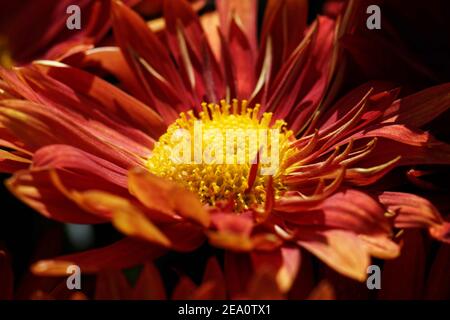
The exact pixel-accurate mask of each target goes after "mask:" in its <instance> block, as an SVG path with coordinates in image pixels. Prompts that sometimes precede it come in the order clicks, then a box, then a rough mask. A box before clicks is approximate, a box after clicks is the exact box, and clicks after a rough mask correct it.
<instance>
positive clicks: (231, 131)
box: [147, 100, 293, 212]
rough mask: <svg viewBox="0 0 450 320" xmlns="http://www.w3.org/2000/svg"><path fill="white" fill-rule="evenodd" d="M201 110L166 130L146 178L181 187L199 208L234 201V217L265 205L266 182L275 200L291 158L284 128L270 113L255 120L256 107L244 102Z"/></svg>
mask: <svg viewBox="0 0 450 320" xmlns="http://www.w3.org/2000/svg"><path fill="white" fill-rule="evenodd" d="M202 107H203V111H202V112H200V113H199V116H198V117H197V116H195V115H194V112H192V111H189V112H187V114H185V113H181V114H180V118H179V119H177V120H176V121H175V122H174V123H173V124H171V125H170V126H169V127H168V129H167V132H166V133H165V134H164V135H162V136H161V137H160V139H159V141H158V142H157V143H156V144H155V146H154V149H153V153H152V155H151V156H150V158H149V159H148V161H147V166H148V169H149V170H150V172H152V173H154V174H155V175H158V176H161V177H165V178H168V179H170V180H173V181H176V182H178V183H181V184H183V185H184V186H185V187H186V188H187V189H189V190H190V191H192V192H194V193H197V194H198V196H199V197H200V199H201V201H202V202H203V203H204V204H209V205H214V204H216V202H217V201H222V200H224V201H233V202H234V203H233V205H234V210H235V211H238V212H239V211H242V210H246V209H248V208H250V207H258V206H260V205H263V204H264V203H265V200H266V192H267V185H268V182H269V179H270V178H269V177H270V176H271V177H272V181H273V182H272V188H273V190H274V194H275V196H276V197H277V196H278V195H279V194H280V193H281V192H282V191H283V190H284V189H285V188H284V186H283V182H282V176H283V173H284V172H285V169H286V165H287V159H288V158H289V155H291V154H292V152H293V148H292V147H291V143H290V140H291V138H292V132H291V131H288V130H286V123H285V122H284V121H282V120H276V121H273V120H272V114H271V113H264V114H262V116H261V117H260V116H259V108H260V106H259V105H256V106H255V107H254V108H253V109H252V108H248V107H247V101H242V103H240V104H239V103H238V101H237V100H233V102H232V104H231V105H230V104H228V103H227V102H225V101H221V104H220V106H219V105H217V104H209V105H208V104H206V103H203V104H202ZM252 168H253V169H252ZM251 172H252V173H253V172H255V173H256V174H255V175H253V174H252V175H251V174H250V173H251ZM250 176H252V177H254V178H253V179H250Z"/></svg>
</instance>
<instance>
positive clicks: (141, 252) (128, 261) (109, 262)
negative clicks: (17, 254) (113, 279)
mask: <svg viewBox="0 0 450 320" xmlns="http://www.w3.org/2000/svg"><path fill="white" fill-rule="evenodd" d="M164 251H165V250H163V249H161V248H160V247H155V246H152V245H149V244H148V243H144V242H141V241H138V240H134V239H131V238H124V239H122V240H119V241H117V242H115V243H113V244H112V245H109V246H106V247H103V248H99V249H92V250H89V251H84V252H81V253H75V254H71V255H67V256H61V257H58V258H53V259H49V260H41V261H39V262H37V263H35V264H34V265H33V266H32V268H31V270H32V271H33V273H35V274H38V275H47V276H66V275H67V273H66V270H67V267H68V266H70V265H77V266H79V267H80V269H81V272H83V273H98V272H102V271H103V270H121V269H126V268H130V267H134V266H137V265H139V264H142V263H143V262H145V261H148V260H149V259H155V258H157V257H159V256H160V255H161V254H163V252H164Z"/></svg>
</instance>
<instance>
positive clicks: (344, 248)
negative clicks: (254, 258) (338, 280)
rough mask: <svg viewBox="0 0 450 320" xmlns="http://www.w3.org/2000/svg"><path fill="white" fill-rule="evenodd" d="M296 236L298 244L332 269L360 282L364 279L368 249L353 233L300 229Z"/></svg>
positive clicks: (368, 257)
mask: <svg viewBox="0 0 450 320" xmlns="http://www.w3.org/2000/svg"><path fill="white" fill-rule="evenodd" d="M298 237H299V238H300V240H299V241H298V242H297V243H298V244H299V245H300V246H302V247H304V248H305V249H306V250H308V251H310V252H311V253H312V254H314V255H315V256H317V257H318V258H319V259H320V260H322V261H323V262H324V263H326V264H327V265H328V266H330V267H331V268H332V269H334V270H336V271H337V272H339V273H341V274H343V275H345V276H347V277H350V278H353V279H355V280H358V281H361V282H362V281H364V280H365V279H366V277H367V273H366V270H367V267H368V266H369V262H370V255H369V250H368V249H367V246H366V245H365V244H364V242H362V240H360V239H359V238H358V237H357V236H356V235H355V234H353V233H351V232H346V231H341V230H327V231H322V232H319V231H312V230H311V231H310V230H308V231H307V230H304V229H302V232H301V233H300V234H299V235H298Z"/></svg>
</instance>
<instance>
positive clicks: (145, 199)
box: [128, 169, 210, 227]
mask: <svg viewBox="0 0 450 320" xmlns="http://www.w3.org/2000/svg"><path fill="white" fill-rule="evenodd" d="M128 183H129V190H130V193H131V194H133V195H134V196H135V197H136V198H138V199H139V201H141V202H142V203H143V204H144V205H145V206H146V207H147V208H150V209H153V210H158V211H161V212H163V213H166V214H169V215H174V214H178V215H180V216H182V217H185V218H188V219H191V220H193V221H195V222H197V223H199V224H200V225H202V226H204V227H207V226H208V225H209V223H210V218H209V214H208V212H207V211H206V210H205V209H204V208H203V205H202V204H201V203H200V201H199V200H198V198H197V197H196V196H195V195H194V194H193V193H191V192H189V191H187V190H186V189H185V188H184V187H182V186H179V185H178V184H175V183H173V182H171V181H169V180H166V179H163V178H159V177H157V176H155V175H153V174H151V173H149V172H148V171H144V170H139V169H135V170H132V171H130V173H129V182H128Z"/></svg>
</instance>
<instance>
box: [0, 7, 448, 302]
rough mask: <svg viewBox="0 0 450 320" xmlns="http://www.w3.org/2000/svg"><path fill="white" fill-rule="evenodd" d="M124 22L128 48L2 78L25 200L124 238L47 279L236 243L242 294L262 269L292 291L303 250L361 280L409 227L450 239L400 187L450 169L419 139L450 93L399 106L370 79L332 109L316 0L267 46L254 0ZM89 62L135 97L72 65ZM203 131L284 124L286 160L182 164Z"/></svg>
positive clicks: (276, 27)
mask: <svg viewBox="0 0 450 320" xmlns="http://www.w3.org/2000/svg"><path fill="white" fill-rule="evenodd" d="M111 12H112V17H113V29H114V34H115V39H116V42H117V45H118V47H119V48H120V51H119V50H118V49H117V48H103V49H101V48H100V49H96V50H94V51H92V50H91V51H89V52H86V53H85V55H84V57H82V58H81V59H80V57H79V56H78V57H72V59H71V58H70V57H69V58H67V60H65V62H66V63H71V64H72V66H69V65H66V64H63V63H61V62H54V61H36V62H34V63H33V64H32V65H31V66H26V67H21V68H15V69H14V70H11V71H8V70H2V71H1V76H2V80H1V82H0V88H1V90H0V96H1V99H2V100H1V101H0V124H1V127H0V134H1V136H0V137H1V140H0V143H1V145H2V146H3V150H2V151H1V157H2V160H1V162H0V168H1V169H2V170H3V171H7V172H12V173H13V176H12V177H11V178H10V179H9V180H8V181H7V186H8V188H9V189H10V190H11V192H12V193H13V194H14V195H15V196H17V197H18V198H19V199H21V200H22V201H24V202H25V203H27V204H28V205H29V206H31V207H32V208H34V209H36V210H37V211H39V212H40V213H41V214H43V215H44V216H46V217H49V218H51V219H55V220H58V221H63V222H71V223H103V222H112V223H113V224H114V225H115V226H116V228H117V229H118V230H120V231H122V232H123V233H124V234H125V235H127V236H128V237H127V238H125V239H124V240H122V241H119V242H118V243H116V244H113V245H111V246H109V247H106V248H103V249H96V250H93V251H90V252H85V253H81V254H77V255H71V256H66V257H62V258H60V259H55V260H51V261H43V262H41V263H38V264H36V265H35V266H34V269H33V270H34V271H35V272H37V273H41V274H47V275H48V274H64V273H65V270H66V269H65V267H66V266H67V264H72V263H76V264H78V265H80V267H81V268H82V270H83V271H84V272H96V271H98V270H101V269H105V268H106V269H108V268H113V269H114V268H116V269H117V268H123V267H129V266H132V265H135V264H137V263H140V262H142V261H145V260H146V259H149V258H155V257H158V256H160V255H161V254H163V253H164V252H166V251H168V250H175V251H181V252H184V251H192V250H195V249H196V248H198V247H199V246H200V245H201V244H202V243H204V242H205V240H207V241H208V242H209V243H210V244H211V245H212V246H215V247H218V248H222V249H225V251H226V253H225V259H224V269H225V277H226V279H227V285H228V286H229V288H228V290H229V295H230V296H231V297H236V296H239V295H240V294H242V292H245V290H247V289H245V288H248V285H249V284H248V281H249V277H246V276H245V275H248V274H252V273H254V272H257V274H258V275H259V274H261V276H262V277H264V272H262V271H261V270H270V272H269V273H270V274H271V275H273V277H274V279H275V283H276V285H277V286H278V289H279V290H280V292H281V293H285V292H287V291H288V290H289V289H290V288H291V286H292V284H293V281H294V279H295V277H296V276H297V272H298V269H299V265H300V253H301V250H307V251H309V252H311V253H312V254H313V255H315V256H317V257H318V258H319V259H320V260H322V261H323V262H324V263H325V264H327V265H328V266H330V267H331V268H333V269H335V270H336V271H338V272H339V273H341V274H343V275H345V276H348V277H351V278H353V279H356V280H360V281H362V280H364V279H365V277H366V269H367V266H368V265H369V263H370V258H371V257H378V258H394V257H396V256H398V254H399V250H400V247H399V245H398V244H397V242H396V241H394V235H395V231H396V229H397V228H415V227H420V228H428V230H429V233H430V235H431V236H432V237H434V238H436V239H439V240H443V241H446V242H448V241H449V224H448V223H447V222H445V221H444V219H443V218H442V217H441V215H440V214H439V212H438V211H437V209H436V208H435V207H434V206H433V205H432V204H431V203H430V202H429V201H427V200H425V199H423V198H421V197H419V196H417V195H413V194H408V193H402V192H388V191H386V188H387V187H386V185H387V186H389V182H390V179H389V177H387V175H388V174H389V173H390V172H392V170H393V169H394V168H397V167H403V166H411V165H416V164H430V165H432V164H444V165H445V164H448V163H449V162H450V147H449V146H448V145H447V144H445V143H443V142H440V141H438V140H436V139H435V138H434V137H433V136H431V135H430V134H429V133H427V132H425V131H422V130H421V129H420V128H421V127H423V126H424V125H426V124H427V123H429V122H430V121H431V120H433V119H435V118H436V117H438V116H439V115H440V114H441V113H442V112H444V111H445V110H447V109H448V108H449V107H450V95H449V93H448V92H449V90H450V84H445V85H441V86H437V87H433V88H429V89H427V90H424V91H422V92H419V93H416V94H414V95H412V96H409V97H405V98H402V99H398V94H399V90H398V89H397V88H392V86H389V85H387V84H384V83H379V82H374V83H370V84H367V85H363V86H360V87H358V88H357V89H355V90H353V91H351V92H350V93H349V94H347V95H345V96H344V97H343V98H341V99H340V100H338V101H337V102H335V103H334V104H330V101H331V99H332V94H333V93H332V92H331V93H330V94H328V95H326V93H327V89H328V88H329V87H330V83H331V81H332V79H334V78H336V79H338V78H339V74H334V70H335V66H336V63H337V61H336V59H335V58H336V55H335V54H334V53H335V50H334V49H335V48H336V43H337V39H336V36H337V35H339V34H340V32H341V29H340V28H341V27H342V26H341V25H340V24H339V22H338V23H337V22H336V21H334V20H332V19H329V18H326V17H318V18H317V19H316V21H315V22H314V23H313V24H312V25H310V26H308V25H307V24H306V2H304V1H289V0H286V1H269V3H268V8H267V11H266V15H265V18H264V23H263V26H262V31H261V34H260V35H259V37H258V36H257V32H256V29H257V28H256V12H257V10H256V1H246V2H241V1H226V2H225V1H223V2H218V12H219V21H220V29H217V25H216V24H214V23H212V22H211V25H206V26H204V25H203V26H202V24H201V23H200V21H199V19H198V17H197V15H196V13H195V12H194V11H193V10H192V8H191V7H190V6H189V5H188V4H187V3H186V2H185V1H181V0H168V1H165V3H164V13H165V22H166V27H165V31H164V36H165V37H164V38H163V39H161V38H160V37H158V36H156V35H155V34H154V33H153V32H152V31H151V30H150V29H149V28H148V27H147V25H146V23H145V21H143V20H142V19H141V18H140V17H139V16H138V15H137V14H136V13H135V12H133V11H132V10H130V9H129V8H127V7H126V6H124V5H122V4H121V3H120V2H117V1H115V2H113V5H112V11H111ZM338 21H339V20H338ZM344 22H345V21H344ZM343 25H345V23H344V24H343ZM217 32H218V35H219V37H218V38H217ZM214 39H216V40H217V39H219V41H214ZM258 39H259V41H258ZM93 62H96V63H97V66H98V67H99V68H100V69H102V70H103V71H108V72H109V73H111V74H112V75H114V76H115V78H116V79H117V80H118V81H119V86H120V87H121V88H124V89H125V90H126V92H125V91H123V90H121V89H120V88H118V87H117V86H114V85H113V84H110V83H108V82H106V81H104V80H102V79H101V78H99V77H97V76H95V75H93V74H90V73H88V72H86V71H83V70H81V69H79V68H77V67H75V66H78V67H82V66H87V65H90V64H91V63H93ZM111 62H114V63H111ZM204 102H205V103H204ZM196 121H201V122H202V123H203V124H204V125H205V126H207V127H208V128H210V129H215V130H216V132H217V133H218V134H223V133H224V131H225V130H238V129H267V130H268V129H272V130H275V132H277V133H278V134H279V140H277V141H276V143H278V144H279V151H280V154H279V158H278V160H279V166H278V167H277V169H276V171H275V172H274V173H273V174H271V175H264V174H262V172H261V170H262V169H263V163H262V161H261V160H260V159H259V156H257V157H256V158H257V160H256V161H255V163H243V164H218V163H210V164H207V163H203V162H202V163H188V164H186V163H184V164H178V163H174V162H173V161H171V157H170V155H171V154H170V150H172V149H173V147H174V145H173V143H172V142H171V140H170V134H171V133H173V132H174V131H176V130H177V129H181V128H182V129H185V130H186V131H187V132H189V134H190V135H191V136H193V135H194V133H193V132H194V131H193V126H194V124H195V122H196ZM213 141H215V140H214V137H208V138H205V139H204V141H203V144H204V146H208V145H211V144H214V142H213ZM274 143H275V142H273V141H270V142H269V141H268V142H266V143H265V144H263V149H264V148H265V149H267V150H269V149H270V150H272V149H273V146H274ZM244 153H245V155H247V156H249V155H250V151H249V150H248V148H247V147H246V148H244ZM257 154H258V155H259V153H257ZM381 182H383V183H381ZM300 248H301V249H300ZM243 288H244V289H243Z"/></svg>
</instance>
